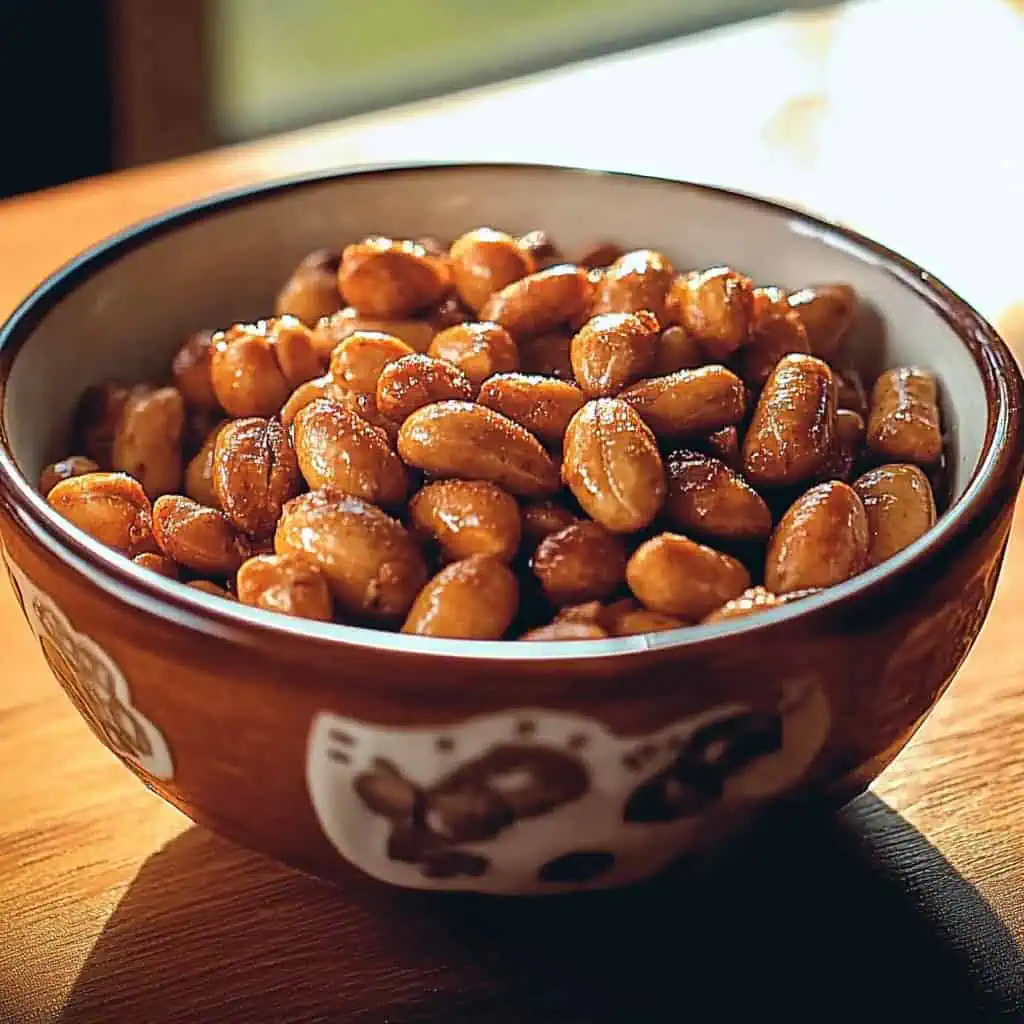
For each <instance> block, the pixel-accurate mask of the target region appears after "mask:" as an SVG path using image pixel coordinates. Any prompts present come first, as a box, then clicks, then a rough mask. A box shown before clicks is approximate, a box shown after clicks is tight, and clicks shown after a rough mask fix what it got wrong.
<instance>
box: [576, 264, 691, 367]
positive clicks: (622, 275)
mask: <svg viewBox="0 0 1024 1024" xmlns="http://www.w3.org/2000/svg"><path fill="white" fill-rule="evenodd" d="M598 265H599V266H603V265H605V264H598ZM674 278H675V268H674V267H673V266H672V264H671V263H670V262H669V261H668V259H667V258H666V257H665V256H663V255H662V254H661V253H660V252H654V251H653V250H651V249H636V250H634V251H633V252H627V253H625V254H624V255H623V256H620V257H619V258H618V259H617V260H615V262H614V263H612V265H611V266H610V267H608V269H607V270H606V271H605V272H604V273H603V274H602V275H601V279H600V281H599V282H598V283H597V286H596V288H595V289H594V301H593V304H592V305H591V307H590V315H591V316H597V315H598V314H600V313H639V312H640V311H641V310H648V311H649V312H651V313H653V314H654V316H655V317H657V319H658V321H659V322H660V323H665V319H666V318H665V297H666V296H667V295H668V290H669V288H670V287H671V285H672V281H673V279H674ZM675 369H677V370H679V369H682V367H679V366H677V367H675Z"/></svg>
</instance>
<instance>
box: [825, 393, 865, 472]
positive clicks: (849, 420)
mask: <svg viewBox="0 0 1024 1024" xmlns="http://www.w3.org/2000/svg"><path fill="white" fill-rule="evenodd" d="M863 447H864V420H862V419H861V417H860V415H859V414H858V413H855V412H853V410H852V409H839V410H837V411H836V431H835V436H834V437H833V439H832V452H831V454H830V455H829V457H828V458H827V459H826V460H825V465H824V466H823V467H822V469H821V470H820V472H819V473H818V479H819V480H845V481H848V480H849V479H850V476H851V475H852V473H853V468H854V466H855V465H856V464H857V462H858V461H859V459H860V455H861V450H862V448H863Z"/></svg>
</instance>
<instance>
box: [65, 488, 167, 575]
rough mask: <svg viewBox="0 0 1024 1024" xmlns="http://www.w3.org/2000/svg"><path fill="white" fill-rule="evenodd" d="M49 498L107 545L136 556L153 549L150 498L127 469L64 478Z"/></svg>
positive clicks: (70, 520) (82, 527) (72, 521)
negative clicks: (119, 471)
mask: <svg viewBox="0 0 1024 1024" xmlns="http://www.w3.org/2000/svg"><path fill="white" fill-rule="evenodd" d="M46 502H47V504H48V505H49V506H50V508H52V509H53V510H54V511H55V512H59V513H60V514H61V515H62V516H63V517H64V518H65V519H67V520H68V521H69V522H71V523H73V524H74V525H75V526H77V527H78V528H79V529H80V530H84V531H85V532H86V533H87V534H89V536H90V537H93V538H95V539H96V540H98V541H99V542H100V543H101V544H105V545H106V546H107V547H108V548H113V549H114V550H115V551H120V552H121V553H122V554H125V555H128V556H129V557H134V556H135V555H138V554H141V553H142V552H144V551H152V550H153V519H152V509H151V507H150V504H149V498H148V497H146V492H145V491H144V490H143V489H142V485H141V484H140V483H139V482H138V480H133V479H132V478H131V477H130V476H127V475H126V474H124V473H87V474H86V475H85V476H75V477H71V478H69V479H67V480H62V481H60V483H58V484H55V485H54V487H53V488H51V490H50V492H49V494H47V496H46Z"/></svg>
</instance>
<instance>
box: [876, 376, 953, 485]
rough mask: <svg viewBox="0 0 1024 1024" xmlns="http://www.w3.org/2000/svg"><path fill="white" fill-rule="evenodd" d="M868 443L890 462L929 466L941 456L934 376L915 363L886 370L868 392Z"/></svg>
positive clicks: (936, 391)
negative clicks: (869, 409) (914, 364)
mask: <svg viewBox="0 0 1024 1024" xmlns="http://www.w3.org/2000/svg"><path fill="white" fill-rule="evenodd" d="M868 447H869V448H870V449H871V451H873V452H874V453H875V454H876V455H878V456H880V457H881V458H883V459H887V460H889V461H891V462H912V463H914V464H915V465H918V466H932V465H934V464H935V463H936V462H938V461H939V459H940V458H941V457H942V430H941V427H940V426H939V405H938V389H937V387H936V385H935V378H934V377H933V376H932V375H931V374H930V373H929V372H928V371H927V370H921V369H918V368H916V367H901V368H899V369H895V370H886V371H885V372H884V373H883V374H882V375H881V376H880V377H879V378H878V380H877V381H875V386H874V389H873V390H872V392H871V416H870V418H869V419H868Z"/></svg>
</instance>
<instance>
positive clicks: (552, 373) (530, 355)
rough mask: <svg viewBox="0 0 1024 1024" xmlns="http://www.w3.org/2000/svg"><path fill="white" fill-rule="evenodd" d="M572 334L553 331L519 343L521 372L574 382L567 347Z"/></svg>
mask: <svg viewBox="0 0 1024 1024" xmlns="http://www.w3.org/2000/svg"><path fill="white" fill-rule="evenodd" d="M571 344H572V334H571V333H569V332H568V331H553V332H550V333H547V334H540V335H538V336H537V337H535V338H528V339H526V340H525V341H521V342H520V343H519V365H520V368H521V369H522V371H523V373H529V374H540V375H541V376H543V377H557V378H558V379H559V380H567V381H571V382H572V383H573V384H575V383H576V377H575V375H574V374H573V372H572V360H571V359H570V358H569V348H570V346H571Z"/></svg>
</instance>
